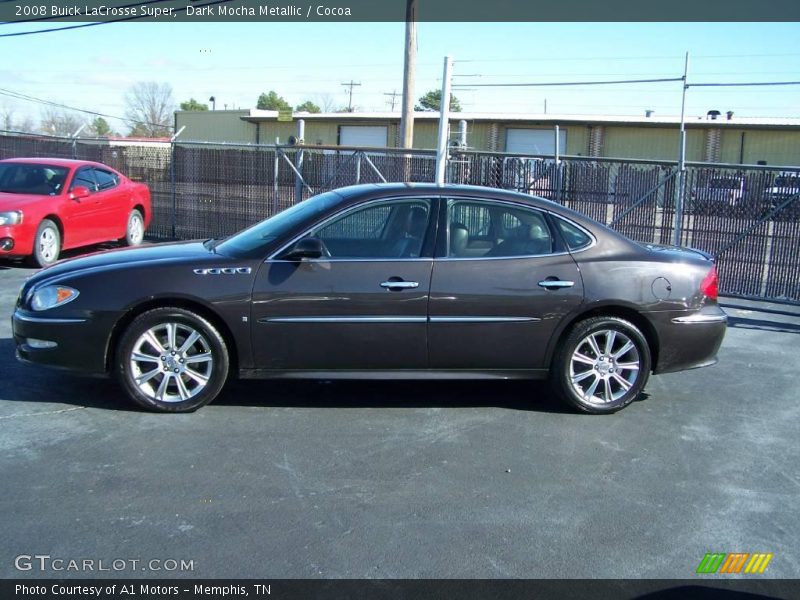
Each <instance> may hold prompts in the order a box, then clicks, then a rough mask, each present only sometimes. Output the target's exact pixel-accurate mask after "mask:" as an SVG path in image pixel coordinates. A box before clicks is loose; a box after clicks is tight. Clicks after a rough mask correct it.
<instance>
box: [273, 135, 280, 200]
mask: <svg viewBox="0 0 800 600" xmlns="http://www.w3.org/2000/svg"><path fill="white" fill-rule="evenodd" d="M280 143H281V139H280V138H277V137H276V138H275V166H274V167H273V171H272V214H273V215H274V214H277V213H278V189H279V188H278V179H279V178H280V174H281V168H280V160H281V156H280V148H279V147H278V144H280Z"/></svg>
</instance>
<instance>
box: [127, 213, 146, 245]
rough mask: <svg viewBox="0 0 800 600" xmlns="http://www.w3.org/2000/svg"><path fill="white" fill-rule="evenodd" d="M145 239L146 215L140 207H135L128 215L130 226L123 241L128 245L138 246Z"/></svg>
mask: <svg viewBox="0 0 800 600" xmlns="http://www.w3.org/2000/svg"><path fill="white" fill-rule="evenodd" d="M143 239H144V217H142V213H141V212H139V209H137V208H134V209H133V210H132V211H131V214H130V215H129V216H128V226H127V228H126V229H125V237H124V238H122V242H123V243H124V244H125V245H126V246H138V245H139V244H141V243H142V240H143Z"/></svg>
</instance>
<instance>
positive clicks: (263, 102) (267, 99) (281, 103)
mask: <svg viewBox="0 0 800 600" xmlns="http://www.w3.org/2000/svg"><path fill="white" fill-rule="evenodd" d="M256 108H259V109H261V110H292V105H291V104H289V103H288V102H287V101H286V100H284V99H283V97H282V96H278V94H277V92H275V91H274V90H270V92H269V93H268V94H261V95H260V96H259V97H258V102H256Z"/></svg>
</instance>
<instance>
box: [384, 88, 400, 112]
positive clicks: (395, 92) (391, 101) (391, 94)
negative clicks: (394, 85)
mask: <svg viewBox="0 0 800 600" xmlns="http://www.w3.org/2000/svg"><path fill="white" fill-rule="evenodd" d="M383 95H384V96H391V97H392V99H391V100H389V104H391V106H392V112H394V105H395V103H396V100H397V97H398V96H399V95H400V94H398V93H397V90H395V91H393V92H384V94H383Z"/></svg>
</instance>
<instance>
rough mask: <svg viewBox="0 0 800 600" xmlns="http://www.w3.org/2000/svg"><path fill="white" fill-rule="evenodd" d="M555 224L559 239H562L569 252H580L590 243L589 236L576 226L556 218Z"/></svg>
mask: <svg viewBox="0 0 800 600" xmlns="http://www.w3.org/2000/svg"><path fill="white" fill-rule="evenodd" d="M555 222H556V226H557V227H558V229H559V231H561V237H563V238H564V241H565V242H566V244H567V248H569V249H570V250H580V249H581V248H585V247H586V246H588V245H589V244H591V243H592V238H591V237H589V234H587V233H586V232H585V231H583V230H582V229H581V228H580V227H578V226H577V225H575V224H573V223H570V222H569V221H565V220H564V219H561V218H556V219H555Z"/></svg>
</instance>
